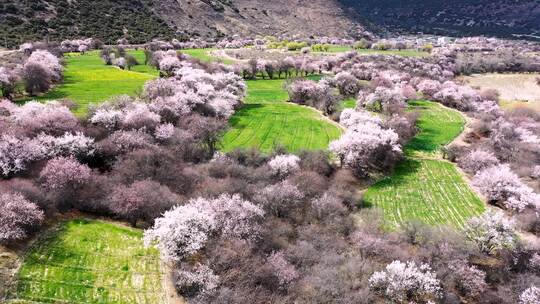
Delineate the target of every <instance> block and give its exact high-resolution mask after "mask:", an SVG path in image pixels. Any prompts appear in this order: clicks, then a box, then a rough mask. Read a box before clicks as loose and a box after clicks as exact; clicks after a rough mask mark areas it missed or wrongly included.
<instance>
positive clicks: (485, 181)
mask: <svg viewBox="0 0 540 304" xmlns="http://www.w3.org/2000/svg"><path fill="white" fill-rule="evenodd" d="M473 185H474V186H475V187H477V188H478V189H479V190H480V191H481V192H482V193H483V194H484V195H486V197H487V198H488V199H489V200H490V201H491V202H495V203H501V204H502V206H504V207H505V208H507V209H510V210H514V211H518V212H520V211H523V210H524V209H525V208H527V207H529V206H532V207H537V206H538V205H539V204H540V196H539V195H538V194H536V193H534V192H533V190H532V189H531V188H529V187H528V186H527V185H525V184H524V183H523V182H522V181H521V180H520V179H519V177H518V176H517V175H516V174H514V173H513V172H512V170H511V169H510V167H509V166H508V165H498V166H491V167H489V168H487V169H484V170H482V171H480V172H478V173H477V174H476V175H475V176H474V179H473Z"/></svg>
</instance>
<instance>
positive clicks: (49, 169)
mask: <svg viewBox="0 0 540 304" xmlns="http://www.w3.org/2000/svg"><path fill="white" fill-rule="evenodd" d="M90 175H91V170H90V168H89V167H88V166H86V165H84V164H81V163H79V161H77V160H76V159H75V158H73V157H58V158H54V159H51V160H49V161H48V162H47V165H46V166H45V167H44V168H43V170H41V173H40V178H41V180H42V182H43V186H44V187H45V188H47V189H50V190H59V189H64V188H67V187H69V188H75V187H78V186H80V185H83V184H84V183H86V182H87V181H88V180H89V179H90Z"/></svg>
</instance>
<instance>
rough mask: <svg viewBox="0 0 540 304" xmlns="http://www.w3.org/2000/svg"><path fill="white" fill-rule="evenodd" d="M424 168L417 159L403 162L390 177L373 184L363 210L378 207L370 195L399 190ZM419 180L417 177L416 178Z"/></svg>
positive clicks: (366, 196)
mask: <svg viewBox="0 0 540 304" xmlns="http://www.w3.org/2000/svg"><path fill="white" fill-rule="evenodd" d="M421 167H422V164H421V161H420V160H416V159H410V158H407V159H405V160H403V161H401V162H400V163H399V164H398V165H397V166H396V168H395V170H394V173H393V174H392V175H390V176H387V177H385V178H383V179H381V180H380V181H378V182H376V183H375V184H373V185H372V186H371V187H369V190H368V191H367V192H366V194H365V195H364V197H363V199H362V202H361V207H362V208H372V207H376V204H375V202H373V201H371V197H372V196H371V195H370V193H371V192H373V193H377V192H380V191H384V190H386V189H389V188H399V187H401V186H403V185H404V184H407V183H409V182H410V181H411V180H414V179H415V175H416V174H417V172H418V171H420V169H421ZM416 178H417V177H416Z"/></svg>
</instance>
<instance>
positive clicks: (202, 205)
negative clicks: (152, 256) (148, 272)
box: [145, 194, 264, 261]
mask: <svg viewBox="0 0 540 304" xmlns="http://www.w3.org/2000/svg"><path fill="white" fill-rule="evenodd" d="M263 215H264V213H263V211H262V210H261V209H260V208H258V207H257V206H255V205H253V204H251V203H250V202H248V201H244V200H242V199H241V198H240V196H238V195H233V196H231V195H227V194H223V195H221V196H220V197H218V198H216V199H211V200H209V199H204V198H197V199H192V200H190V201H189V202H188V204H186V205H183V206H177V207H175V208H173V209H172V210H169V211H167V212H165V213H164V215H163V217H161V218H158V219H156V222H155V225H154V227H153V228H151V229H149V230H146V232H145V243H146V244H147V245H150V244H152V243H154V242H156V244H157V247H158V248H159V250H160V252H161V254H162V256H163V257H164V259H166V260H168V261H179V260H182V259H184V258H185V257H187V256H189V255H192V254H194V253H196V252H198V251H199V250H201V249H202V248H204V247H205V245H206V243H207V241H208V240H209V239H210V237H212V235H215V234H223V235H226V236H234V237H242V238H251V237H254V236H255V234H256V233H257V231H258V225H257V221H258V219H260V218H261V217H262V216H263Z"/></svg>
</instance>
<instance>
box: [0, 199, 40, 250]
mask: <svg viewBox="0 0 540 304" xmlns="http://www.w3.org/2000/svg"><path fill="white" fill-rule="evenodd" d="M43 219H44V216H43V211H41V210H39V208H38V206H37V205H35V204H33V203H31V202H29V201H28V200H27V199H25V198H24V197H23V196H22V195H21V194H19V193H9V192H7V193H0V243H8V242H12V241H17V240H22V239H25V238H26V237H27V236H28V231H29V230H30V229H32V228H34V227H36V226H39V225H40V224H41V223H42V222H43Z"/></svg>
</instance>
